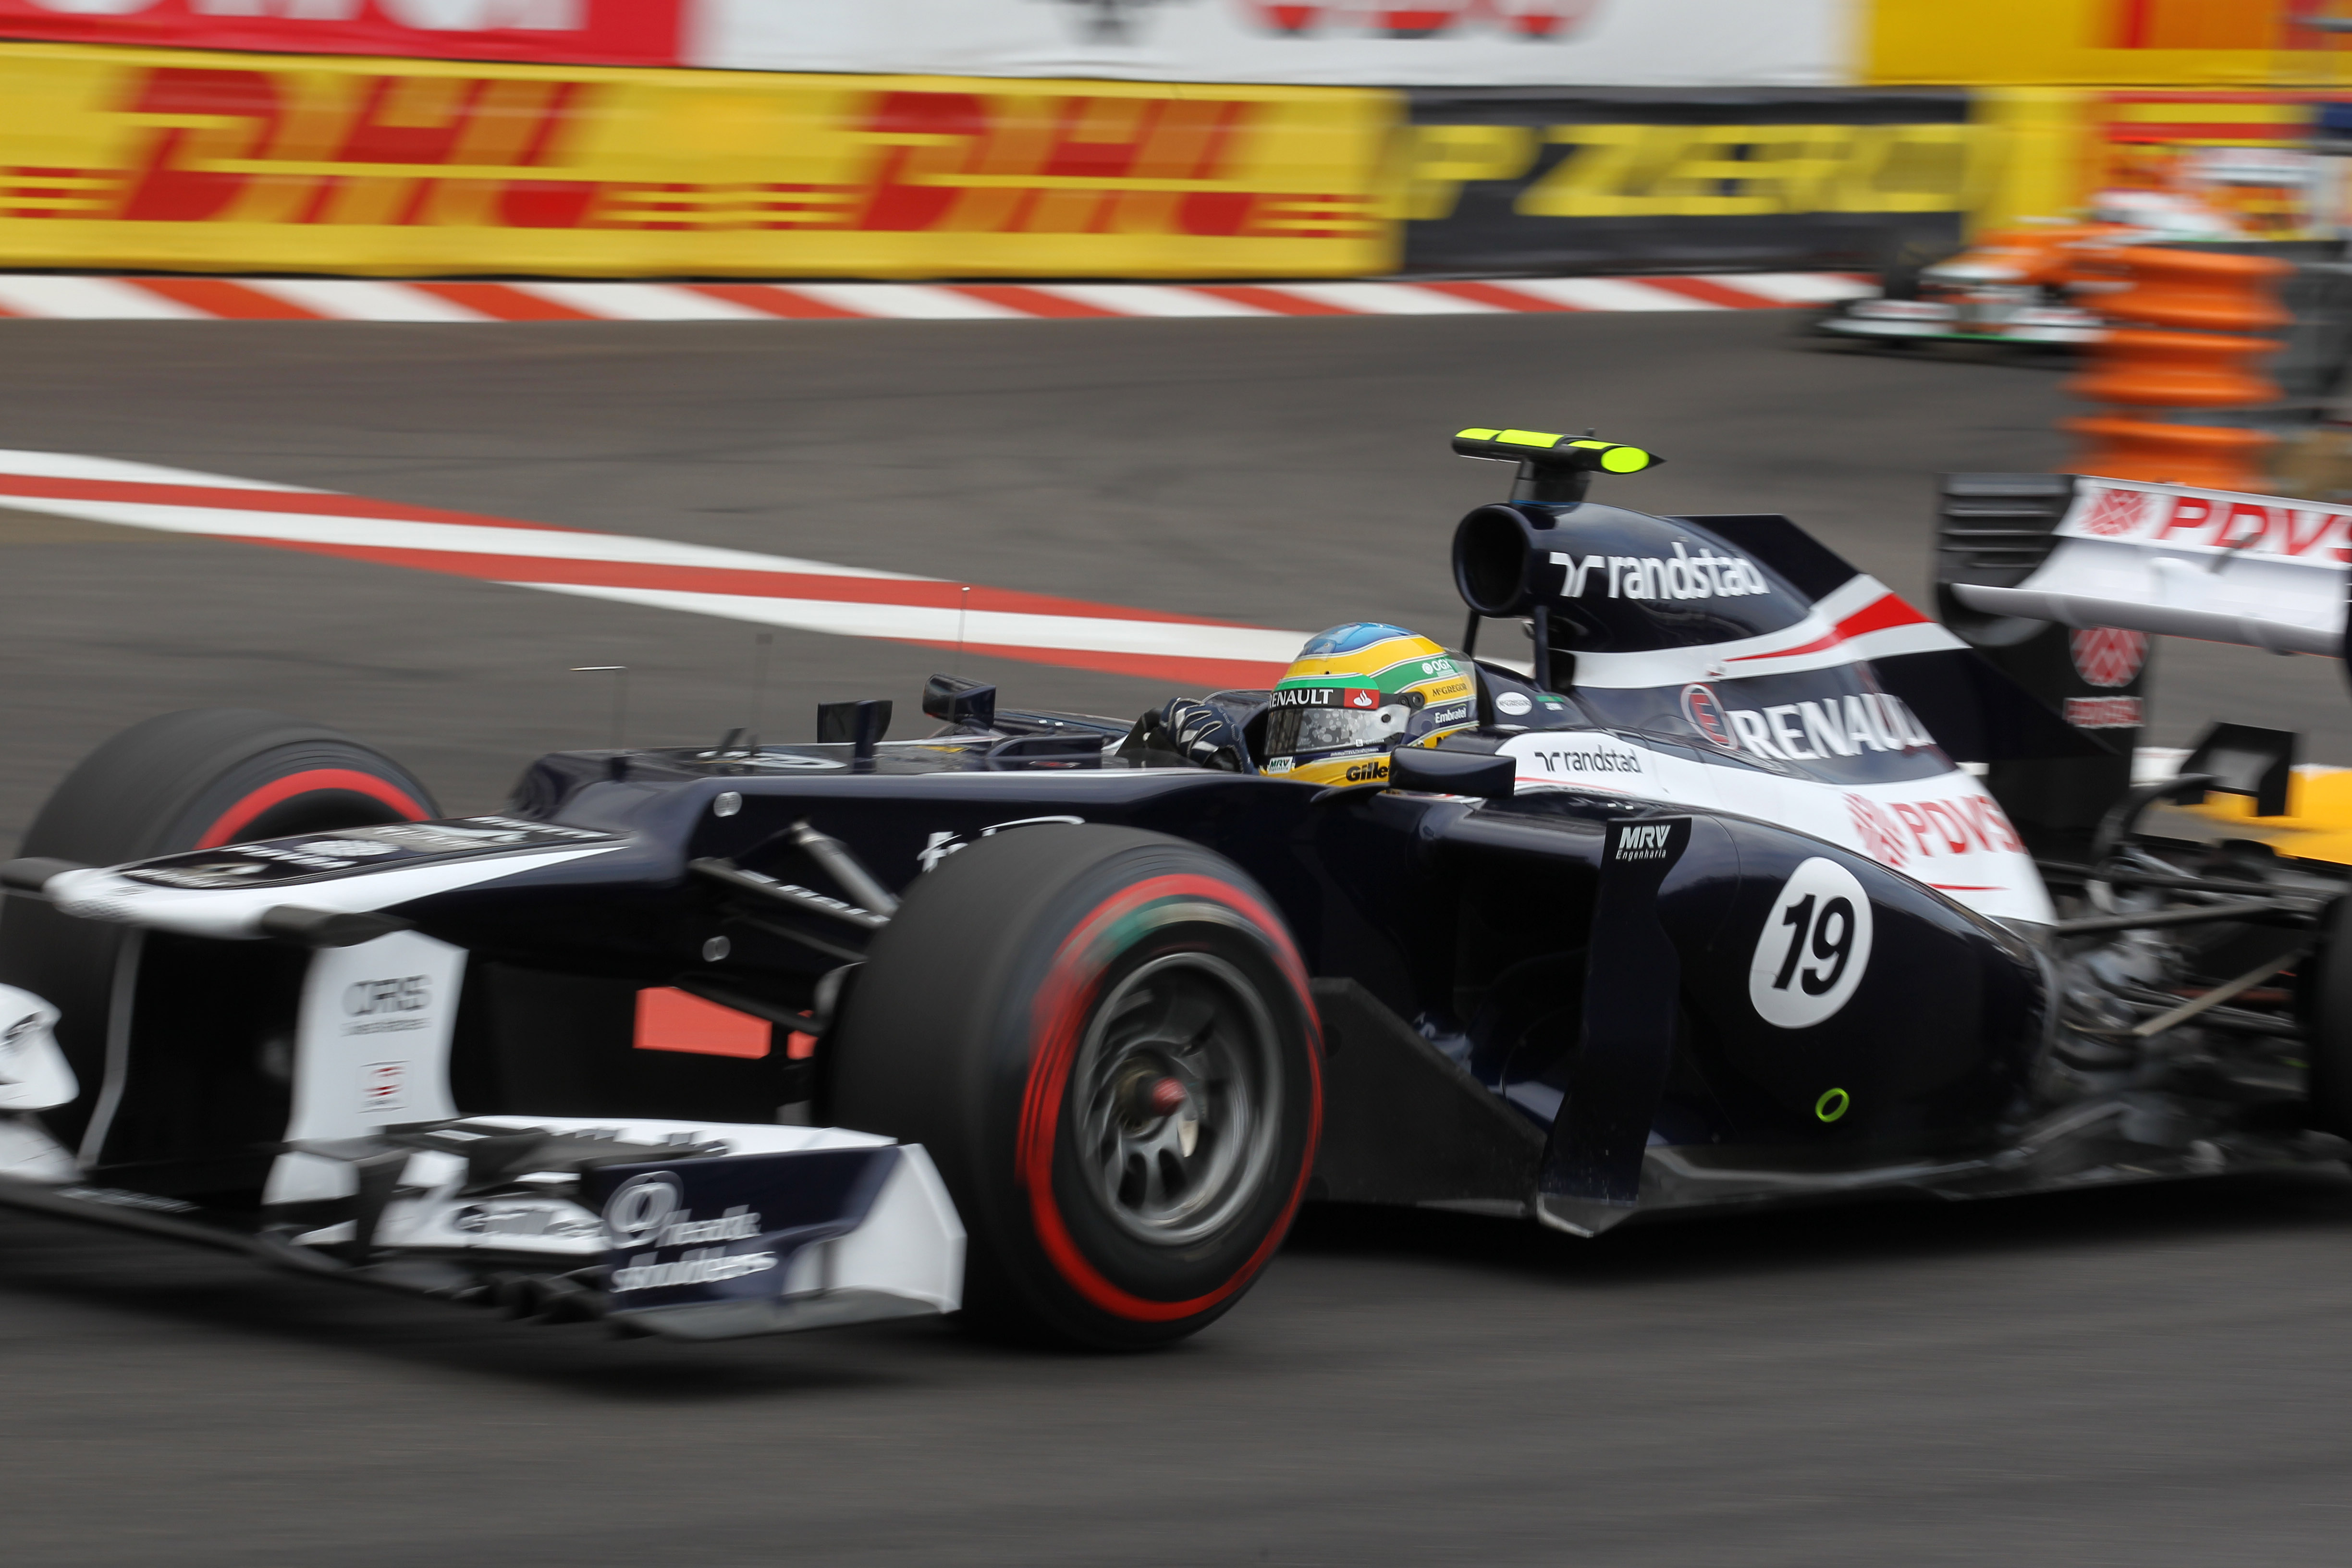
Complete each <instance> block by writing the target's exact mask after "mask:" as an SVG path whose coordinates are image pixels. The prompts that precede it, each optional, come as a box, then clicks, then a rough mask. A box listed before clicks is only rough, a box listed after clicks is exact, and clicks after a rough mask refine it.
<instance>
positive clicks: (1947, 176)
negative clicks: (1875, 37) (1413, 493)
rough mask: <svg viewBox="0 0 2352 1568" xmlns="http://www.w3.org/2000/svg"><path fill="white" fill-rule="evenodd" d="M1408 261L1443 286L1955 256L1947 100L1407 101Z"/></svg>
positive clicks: (1952, 117) (1513, 96) (1964, 152)
mask: <svg viewBox="0 0 2352 1568" xmlns="http://www.w3.org/2000/svg"><path fill="white" fill-rule="evenodd" d="M1968 120H1969V99H1968V95H1967V94H1965V93H1960V92H1926V91H1922V92H1803V91H1789V90H1782V91H1778V92H1729V91H1723V90H1707V91H1680V92H1664V91H1661V92H1654V93H1638V92H1611V91H1607V90H1601V89H1588V90H1581V91H1580V90H1572V89H1561V90H1557V91H1552V92H1547V93H1533V92H1511V91H1486V92H1480V91H1460V92H1449V91H1446V90H1444V89H1416V90H1415V91H1414V92H1413V93H1412V128H1411V132H1410V134H1409V136H1408V137H1407V139H1406V142H1405V146H1404V152H1403V155H1402V158H1401V160H1400V162H1401V164H1402V169H1401V176H1402V194H1401V205H1402V216H1404V217H1405V218H1406V219H1407V220H1408V226H1407V239H1406V250H1405V255H1406V262H1407V265H1408V266H1410V267H1411V268H1415V269H1421V270H1438V271H1453V270H1460V271H1465V272H1466V271H1528V272H1534V271H1552V270H1568V271H1577V270H1585V271H1589V270H1593V269H1596V268H1601V269H1631V268H1671V267H1717V268H1727V267H1770V268H1801V267H1842V266H1874V265H1879V264H1882V263H1883V262H1884V261H1885V260H1886V259H1888V258H1891V257H1892V256H1894V255H1896V254H1899V253H1901V252H1903V251H1905V250H1906V249H1909V250H1925V251H1927V252H1928V253H1930V254H1940V253H1942V252H1943V251H1946V250H1949V249H1951V248H1952V247H1954V246H1956V245H1957V244H1958V241H1959V236H1960V217H1961V213H1962V211H1963V210H1964V209H1965V208H1966V207H1967V205H1969V194H1970V190H1971V186H1972V183H1973V182H1974V180H1975V179H1976V177H1977V176H1976V153H1977V143H1978V141H1979V138H1978V136H1977V132H1978V131H1979V128H1978V127H1973V126H1971V125H1969V123H1968Z"/></svg>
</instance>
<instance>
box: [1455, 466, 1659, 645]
mask: <svg viewBox="0 0 2352 1568" xmlns="http://www.w3.org/2000/svg"><path fill="white" fill-rule="evenodd" d="M1454 450H1455V451H1456V452H1458V453H1460V454H1461V455H1462V456H1463V457H1465V458H1485V459H1486V460H1488V461H1490V462H1503V463H1517V465H1518V466H1519V474H1518V482H1517V484H1516V485H1514V486H1513V487H1512V491H1511V499H1512V500H1514V501H1534V502H1536V503H1538V505H1542V506H1568V505H1573V504H1575V503H1576V502H1578V501H1580V500H1583V499H1584V492H1585V490H1586V489H1587V487H1589V486H1590V485H1591V482H1592V476H1593V475H1595V474H1638V473H1642V472H1643V471H1645V470H1647V469H1650V468H1656V467H1657V466H1658V465H1659V464H1660V463H1663V462H1664V461H1665V459H1664V458H1661V457H1659V456H1658V455H1657V454H1656V453H1655V452H1651V451H1647V450H1645V449H1643V447H1628V446H1626V445H1624V444H1623V443H1622V442H1619V441H1602V440H1600V439H1597V438H1596V437H1593V436H1592V435H1591V433H1590V432H1588V433H1587V434H1585V435H1582V436H1559V435H1554V434H1551V433H1550V432H1549V431H1543V430H1490V429H1486V428H1484V427H1475V428H1472V429H1468V430H1459V431H1456V432H1455V433H1454ZM1552 521H1553V520H1552V515H1551V513H1549V512H1548V511H1526V510H1520V509H1519V508H1518V507H1517V506H1504V505H1490V506H1482V507H1480V508H1479V509H1478V510H1475V511H1474V512H1472V513H1470V515H1469V516H1467V517H1465V518H1464V519H1463V520H1462V521H1461V523H1460V525H1459V526H1458V527H1456V528H1455V529H1454V590H1455V591H1456V592H1457V593H1459V594H1460V595H1462V602H1463V603H1464V604H1465V605H1468V606H1469V607H1470V624H1469V626H1468V627H1467V629H1465V631H1464V632H1463V634H1462V651H1463V652H1465V653H1466V654H1475V652H1476V651H1477V646H1478V622H1479V621H1480V619H1481V618H1483V617H1486V616H1494V617H1496V618H1498V619H1500V618H1504V617H1507V616H1528V618H1529V620H1530V621H1532V622H1533V623H1534V625H1533V630H1534V633H1535V683H1536V686H1537V687H1538V689H1541V690H1545V691H1549V690H1550V689H1551V636H1550V626H1549V619H1550V616H1549V612H1548V611H1547V610H1546V608H1545V600H1546V599H1548V598H1549V596H1550V592H1549V583H1548V581H1547V579H1548V578H1549V576H1550V575H1551V574H1552V573H1554V572H1555V571H1557V570H1558V568H1557V567H1555V566H1553V565H1552V563H1551V549H1552V547H1551V542H1550V540H1549V537H1548V536H1549V533H1550V531H1551V529H1552Z"/></svg>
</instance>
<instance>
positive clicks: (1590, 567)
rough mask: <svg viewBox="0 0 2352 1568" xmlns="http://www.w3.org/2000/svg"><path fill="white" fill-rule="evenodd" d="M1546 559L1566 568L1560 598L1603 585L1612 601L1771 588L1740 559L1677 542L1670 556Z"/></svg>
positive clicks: (1729, 595)
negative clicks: (1695, 548)
mask: <svg viewBox="0 0 2352 1568" xmlns="http://www.w3.org/2000/svg"><path fill="white" fill-rule="evenodd" d="M1551 563H1552V564H1553V565H1555V566H1561V567H1565V568H1567V570H1568V581H1567V582H1566V583H1565V584H1562V585H1561V587H1560V591H1559V592H1560V597H1562V598H1564V599H1580V598H1582V597H1583V596H1584V595H1585V592H1586V590H1587V589H1588V588H1589V589H1591V591H1593V592H1595V593H1598V592H1600V590H1601V584H1607V585H1608V596H1609V597H1610V598H1612V599H1738V598H1744V597H1746V596H1747V595H1751V594H1769V593H1770V592H1771V591H1772V585H1771V584H1769V583H1767V582H1766V581H1764V574H1762V573H1761V572H1759V571H1758V570H1756V568H1755V567H1754V566H1752V565H1750V564H1748V561H1747V560H1746V559H1745V558H1744V557H1742V556H1738V555H1717V553H1716V552H1714V551H1712V550H1702V551H1700V552H1698V553H1697V554H1696V555H1693V554H1692V553H1691V552H1689V551H1687V550H1685V549H1684V548H1683V545H1682V542H1681V541H1679V540H1677V541H1676V542H1675V552H1674V554H1673V556H1672V557H1671V558H1669V557H1665V556H1658V555H1588V556H1586V557H1585V558H1584V559H1583V560H1581V561H1580V560H1578V559H1577V558H1576V557H1575V556H1573V555H1570V554H1569V553H1567V552H1564V551H1558V550H1555V551H1553V552H1551Z"/></svg>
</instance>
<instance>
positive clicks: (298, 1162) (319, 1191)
mask: <svg viewBox="0 0 2352 1568" xmlns="http://www.w3.org/2000/svg"><path fill="white" fill-rule="evenodd" d="M465 972H466V950H465V949H463V948H460V947H452V946H450V945H449V944H448V943H447V942H436V941H434V940H433V939H432V938H431V937H428V936H419V935H418V934H416V933H415V932H414V931H398V932H395V933H394V934H393V935H391V936H384V937H378V938H377V939H376V940H375V941H373V942H361V943H359V944H357V945H356V946H352V947H335V948H326V949H323V950H321V951H320V952H316V953H313V954H312V955H311V958H310V972H309V973H307V974H306V975H305V976H304V977H303V981H302V1006H301V1012H300V1014H299V1023H298V1024H297V1026H296V1030H295V1045H294V1113H293V1116H292V1118H291V1119H290V1121H289V1122H288V1124H287V1129H286V1137H287V1141H288V1142H324V1141H327V1140H331V1139H339V1138H362V1137H365V1136H366V1135H367V1134H369V1133H371V1132H373V1131H377V1130H378V1129H380V1128H383V1127H388V1126H397V1125H400V1124H403V1123H406V1122H415V1121H446V1120H447V1119H449V1118H451V1117H454V1116H456V1115H457V1106H456V1105H455V1104H454V1103H453V1102H452V1101H451V1100H450V1098H449V1036H450V1030H451V1028H452V1026H454V1025H455V1024H456V1022H457V993H458V990H459V987H460V986H461V984H463V982H464V979H465ZM353 1190H354V1189H353V1187H352V1173H351V1167H350V1166H349V1165H347V1164H344V1163H341V1162H340V1161H334V1160H326V1159H321V1158H320V1157H318V1156H316V1155H312V1154H303V1153H290V1154H280V1155H279V1156H278V1162H277V1163H276V1164H275V1165H273V1166H272V1167H271V1168H270V1173H269V1184H268V1188H267V1189H266V1190H265V1191H264V1193H263V1194H262V1195H263V1200H264V1201H265V1202H268V1203H274V1204H282V1203H297V1202H300V1201H303V1200H306V1199H310V1198H335V1197H343V1196H347V1195H348V1194H351V1193H352V1191H353Z"/></svg>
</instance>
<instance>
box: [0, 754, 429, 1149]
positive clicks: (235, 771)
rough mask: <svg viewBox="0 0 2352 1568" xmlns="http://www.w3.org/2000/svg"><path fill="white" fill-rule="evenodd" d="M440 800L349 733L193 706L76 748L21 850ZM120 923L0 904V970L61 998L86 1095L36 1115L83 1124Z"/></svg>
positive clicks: (128, 844) (296, 825) (98, 1071)
mask: <svg viewBox="0 0 2352 1568" xmlns="http://www.w3.org/2000/svg"><path fill="white" fill-rule="evenodd" d="M439 815H440V809H439V807H437V806H436V805H434V803H433V796H432V794H431V792H430V791H428V790H427V789H426V788H425V785H424V784H421V783H420V782H418V780H417V779H416V777H415V774H413V773H409V772H408V770H407V769H405V768H404V767H402V766H401V765H400V764H399V763H394V761H392V760H391V759H390V758H389V757H386V756H383V754H382V753H380V752H374V751H372V750H370V749H369V748H368V747H366V746H363V745H362V744H361V743H360V742H357V741H354V740H352V738H351V737H350V736H348V735H343V734H339V733H338V732H336V731H332V730H329V729H325V728H322V727H321V726H320V725H317V724H313V723H310V722H309V721H305V720H301V719H289V718H288V717H287V716H286V715H284V714H282V713H270V712H266V711H263V710H259V709H254V708H194V709H190V710H186V711H184V712H180V713H166V714H163V715H162V716H161V717H159V718H154V719H150V720H148V721H146V722H144V723H142V724H134V725H132V726H131V728H130V729H128V730H125V731H122V733H121V734H119V735H117V736H115V737H114V738H113V739H112V740H110V741H109V742H106V743H105V744H104V745H101V746H100V747H99V748H98V750H96V751H95V752H91V753H90V754H89V756H87V757H85V758H83V759H82V761H81V763H80V764H79V766H77V767H76V768H75V769H74V771H73V772H72V773H68V774H67V775H66V778H65V782H64V783H62V784H58V787H57V790H56V791H55V793H53V794H52V795H50V796H49V799H48V802H47V805H43V806H42V807H41V812H40V815H39V816H37V817H35V818H34V819H33V826H32V827H31V829H30V830H29V831H28V832H27V833H26V835H25V840H24V843H23V845H22V846H21V847H19V848H18V849H17V851H16V852H17V853H18V854H19V855H26V856H47V857H54V858H58V859H60V860H78V861H81V862H83V863H85V864H88V865H94V866H110V865H117V864H120V863H121V862H122V861H125V860H141V859H145V858H150V857H152V856H156V855H169V854H172V853H174V852H175V851H178V850H183V849H204V848H210V847H214V846H215V845H221V844H230V843H240V842H250V841H252V840H255V839H258V838H275V837H286V836H288V835H290V834H297V833H328V832H332V831H333V830H335V829H336V828H340V827H360V826H366V825H368V824H371V823H378V822H415V821H421V820H423V819H425V818H426V817H431V816H439ZM128 934H129V933H127V932H126V931H124V930H123V928H121V927H120V926H115V925H105V924H100V923H99V922H96V921H78V920H68V919H67V918H66V917H64V916H62V915H59V914H58V912H57V911H56V910H51V909H50V908H49V907H48V906H47V905H46V904H40V903H36V902H34V901H33V900H29V899H20V898H12V899H9V900H7V902H6V905H5V910H0V981H5V982H6V983H7V984H12V985H21V986H23V987H25V988H26V990H28V991H32V992H34V993H36V994H38V995H40V996H42V997H44V998H46V999H47V1001H48V1002H50V1003H51V1004H52V1005H55V1006H56V1007H57V1008H58V1011H59V1014H60V1015H61V1016H60V1018H59V1021H58V1044H59V1045H60V1046H62V1047H64V1048H65V1052H66V1055H67V1058H68V1060H70V1061H71V1062H72V1064H73V1068H74V1072H75V1074H76V1076H78V1077H79V1079H80V1080H81V1084H82V1096H81V1099H80V1100H78V1101H76V1102H75V1103H74V1104H73V1105H72V1106H70V1107H67V1108H65V1109H63V1110H58V1111H52V1112H47V1113H46V1114H45V1117H44V1120H45V1121H47V1122H48V1123H49V1124H50V1126H51V1127H52V1128H53V1129H55V1130H56V1131H58V1132H59V1133H60V1134H61V1135H63V1136H65V1137H67V1138H68V1139H71V1138H75V1137H79V1133H80V1131H81V1128H82V1126H83V1124H84V1123H86V1122H87V1121H88V1120H89V1109H90V1105H91V1102H92V1100H93V1099H94V1097H95V1096H96V1094H97V1093H98V1090H99V1086H100V1083H101V1082H102V1080H103V1079H104V1062H105V1055H106V1040H107V1032H108V1021H109V1018H110V1012H111V1006H112V1004H113V1001H114V998H115V997H116V996H117V995H118V994H121V989H122V988H121V987H120V986H118V984H116V981H117V971H118V969H119V968H121V965H122V963H123V961H124V957H125V954H126V953H127V952H135V951H136V950H135V947H133V946H132V945H131V943H129V942H128V941H127V937H128Z"/></svg>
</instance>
